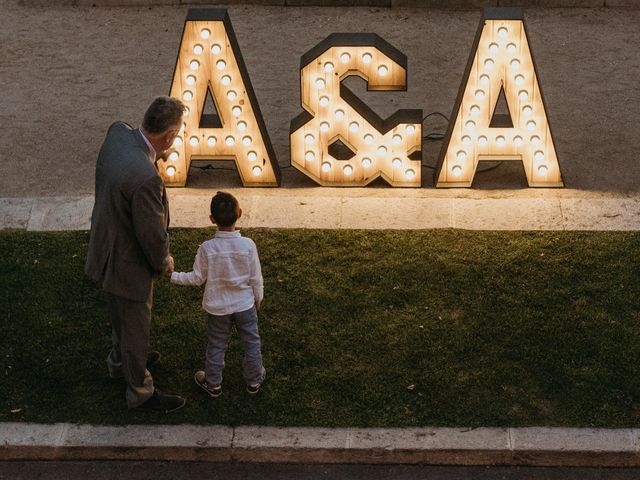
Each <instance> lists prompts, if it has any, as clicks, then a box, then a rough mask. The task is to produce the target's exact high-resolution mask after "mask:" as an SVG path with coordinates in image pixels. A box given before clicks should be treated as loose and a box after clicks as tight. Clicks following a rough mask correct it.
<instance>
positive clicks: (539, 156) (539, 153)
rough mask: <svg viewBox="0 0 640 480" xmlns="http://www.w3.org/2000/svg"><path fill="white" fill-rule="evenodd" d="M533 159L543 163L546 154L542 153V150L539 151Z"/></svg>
mask: <svg viewBox="0 0 640 480" xmlns="http://www.w3.org/2000/svg"><path fill="white" fill-rule="evenodd" d="M533 158H534V159H535V161H536V162H542V161H543V160H544V153H542V150H538V151H537V152H536V153H534V154H533Z"/></svg>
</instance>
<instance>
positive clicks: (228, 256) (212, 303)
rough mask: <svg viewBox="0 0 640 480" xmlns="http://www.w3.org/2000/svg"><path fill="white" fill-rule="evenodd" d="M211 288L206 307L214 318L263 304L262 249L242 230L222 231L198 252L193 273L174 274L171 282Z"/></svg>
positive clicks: (204, 302) (205, 294) (205, 292)
mask: <svg viewBox="0 0 640 480" xmlns="http://www.w3.org/2000/svg"><path fill="white" fill-rule="evenodd" d="M205 281H206V282H207V285H206V287H205V290H204V297H203V298H202V308H204V309H205V311H206V312H208V313H210V314H212V315H229V314H231V313H236V312H243V311H245V310H249V309H250V308H251V307H253V306H254V304H256V303H258V304H260V303H261V302H262V298H263V295H264V287H263V281H262V270H261V268H260V260H259V258H258V249H257V248H256V244H255V243H253V240H251V239H250V238H246V237H243V236H241V235H240V232H239V231H237V230H236V231H232V232H225V231H218V232H216V234H215V236H214V237H213V239H211V240H207V241H206V242H204V243H203V244H202V245H200V248H198V253H196V259H195V261H194V262H193V271H191V272H173V273H172V274H171V283H176V284H178V285H202V284H203V283H204V282H205Z"/></svg>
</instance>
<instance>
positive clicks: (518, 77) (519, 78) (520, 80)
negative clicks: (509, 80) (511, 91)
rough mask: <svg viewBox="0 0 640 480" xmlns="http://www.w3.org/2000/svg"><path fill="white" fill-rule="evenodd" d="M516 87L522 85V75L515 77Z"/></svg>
mask: <svg viewBox="0 0 640 480" xmlns="http://www.w3.org/2000/svg"><path fill="white" fill-rule="evenodd" d="M515 80H516V85H522V84H523V83H524V77H523V76H522V75H516V78H515Z"/></svg>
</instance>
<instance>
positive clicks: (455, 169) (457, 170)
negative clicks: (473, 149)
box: [451, 165, 462, 177]
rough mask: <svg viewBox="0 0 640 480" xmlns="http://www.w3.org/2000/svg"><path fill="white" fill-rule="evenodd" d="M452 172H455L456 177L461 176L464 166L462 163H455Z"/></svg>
mask: <svg viewBox="0 0 640 480" xmlns="http://www.w3.org/2000/svg"><path fill="white" fill-rule="evenodd" d="M451 173H453V176H454V177H459V176H460V175H462V167H461V166H460V165H455V166H454V167H453V168H452V169H451Z"/></svg>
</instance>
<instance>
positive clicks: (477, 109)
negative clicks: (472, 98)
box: [471, 105, 480, 116]
mask: <svg viewBox="0 0 640 480" xmlns="http://www.w3.org/2000/svg"><path fill="white" fill-rule="evenodd" d="M471 115H474V116H478V115H480V107H479V106H478V105H473V106H472V107H471Z"/></svg>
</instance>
